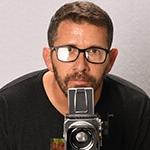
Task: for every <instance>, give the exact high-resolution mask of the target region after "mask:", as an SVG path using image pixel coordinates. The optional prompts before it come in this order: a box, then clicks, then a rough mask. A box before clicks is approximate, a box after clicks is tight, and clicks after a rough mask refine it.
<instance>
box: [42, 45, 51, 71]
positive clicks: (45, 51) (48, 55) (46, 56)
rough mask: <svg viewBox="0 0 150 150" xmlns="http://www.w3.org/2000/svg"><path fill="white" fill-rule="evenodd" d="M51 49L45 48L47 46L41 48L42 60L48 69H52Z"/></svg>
mask: <svg viewBox="0 0 150 150" xmlns="http://www.w3.org/2000/svg"><path fill="white" fill-rule="evenodd" d="M51 55H52V51H51V50H50V49H49V48H47V47H44V48H43V59H44V62H45V64H46V66H47V68H48V69H49V70H50V71H53V67H52V60H51V59H52V56H51Z"/></svg>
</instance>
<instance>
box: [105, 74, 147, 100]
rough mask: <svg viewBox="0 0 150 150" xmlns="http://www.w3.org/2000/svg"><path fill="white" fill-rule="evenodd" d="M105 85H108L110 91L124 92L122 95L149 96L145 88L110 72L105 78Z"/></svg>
mask: <svg viewBox="0 0 150 150" xmlns="http://www.w3.org/2000/svg"><path fill="white" fill-rule="evenodd" d="M104 83H105V86H107V87H108V88H109V89H110V91H112V92H114V93H116V94H123V95H122V96H125V97H127V96H131V97H132V96H140V95H141V96H144V97H148V95H147V94H146V93H145V91H144V90H143V89H141V88H140V87H138V86H137V85H135V84H133V83H132V82H130V81H127V80H125V79H123V78H121V77H119V76H117V75H112V74H108V75H107V76H106V77H105V79H104Z"/></svg>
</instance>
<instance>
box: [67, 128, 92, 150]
mask: <svg viewBox="0 0 150 150" xmlns="http://www.w3.org/2000/svg"><path fill="white" fill-rule="evenodd" d="M69 142H70V145H72V147H73V148H74V149H79V148H80V149H83V150H84V149H87V148H90V147H92V146H93V136H92V133H91V130H90V129H87V128H75V129H73V130H72V131H71V132H70V140H69Z"/></svg>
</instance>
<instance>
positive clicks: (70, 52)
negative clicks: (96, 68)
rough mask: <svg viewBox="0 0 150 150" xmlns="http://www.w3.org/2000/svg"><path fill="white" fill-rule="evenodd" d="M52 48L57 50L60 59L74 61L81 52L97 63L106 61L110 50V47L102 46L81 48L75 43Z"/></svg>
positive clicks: (90, 60)
mask: <svg viewBox="0 0 150 150" xmlns="http://www.w3.org/2000/svg"><path fill="white" fill-rule="evenodd" d="M51 49H52V50H55V51H56V56H57V59H58V60H59V61H62V62H73V61H75V60H77V58H78V57H79V55H80V53H84V56H85V58H86V59H87V61H88V62H90V63H95V64H102V63H104V62H105V60H106V58H107V54H108V53H109V52H110V50H109V49H105V48H101V47H89V48H86V49H79V48H77V47H75V46H73V45H65V46H56V47H51Z"/></svg>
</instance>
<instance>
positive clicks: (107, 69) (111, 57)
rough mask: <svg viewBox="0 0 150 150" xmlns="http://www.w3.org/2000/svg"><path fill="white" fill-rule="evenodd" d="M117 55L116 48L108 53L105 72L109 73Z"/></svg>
mask: <svg viewBox="0 0 150 150" xmlns="http://www.w3.org/2000/svg"><path fill="white" fill-rule="evenodd" d="M117 55H118V49H116V48H113V49H111V51H110V53H109V62H108V65H107V67H106V70H105V73H109V72H110V71H111V69H112V67H113V65H114V62H115V60H116V57H117Z"/></svg>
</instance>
